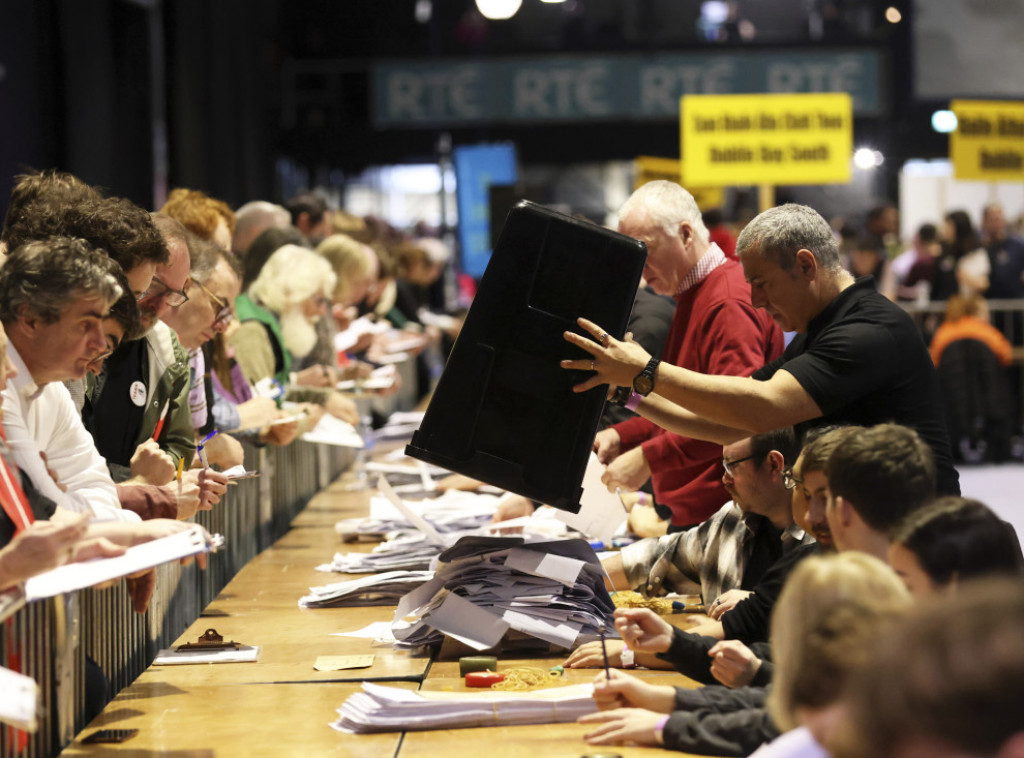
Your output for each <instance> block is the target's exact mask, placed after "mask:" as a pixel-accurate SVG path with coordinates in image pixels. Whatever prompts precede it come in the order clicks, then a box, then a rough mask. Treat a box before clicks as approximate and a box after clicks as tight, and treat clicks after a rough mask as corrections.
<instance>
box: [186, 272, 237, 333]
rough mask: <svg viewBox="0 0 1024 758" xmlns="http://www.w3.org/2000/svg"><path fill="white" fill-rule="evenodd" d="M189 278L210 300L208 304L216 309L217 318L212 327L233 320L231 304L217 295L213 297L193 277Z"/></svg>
mask: <svg viewBox="0 0 1024 758" xmlns="http://www.w3.org/2000/svg"><path fill="white" fill-rule="evenodd" d="M189 278H190V279H191V280H192V281H193V282H195V283H196V285H197V286H198V287H199V289H201V290H202V291H203V292H205V293H206V296H207V297H208V298H210V302H212V303H213V305H214V307H215V308H216V309H217V317H216V318H215V319H214V320H213V325H214V326H223V325H224V324H227V323H228V322H229V321H231V319H232V318H234V316H235V314H234V313H232V312H231V303H229V302H228V301H227V300H225V299H224V298H222V297H220V296H219V295H215V294H213V293H212V292H210V290H209V289H208V288H207V287H206V286H205V285H204V284H203V283H202V282H201V281H199V280H198V279H196V278H195V277H194V276H190V277H189Z"/></svg>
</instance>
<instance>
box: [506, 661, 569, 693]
mask: <svg viewBox="0 0 1024 758" xmlns="http://www.w3.org/2000/svg"><path fill="white" fill-rule="evenodd" d="M501 673H503V674H504V675H505V679H504V681H501V682H495V683H494V684H492V685H491V689H492V690H505V691H507V692H521V691H524V690H535V689H539V688H541V687H550V686H551V680H552V679H555V678H557V677H556V676H555V675H553V674H551V673H549V672H547V671H545V670H544V669H542V668H537V667H536V666H522V667H521V668H514V669H508V670H507V671H502V672H501Z"/></svg>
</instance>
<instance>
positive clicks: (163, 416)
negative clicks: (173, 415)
mask: <svg viewBox="0 0 1024 758" xmlns="http://www.w3.org/2000/svg"><path fill="white" fill-rule="evenodd" d="M170 407H171V401H170V400H168V401H167V402H166V403H164V409H163V410H162V411H160V418H158V419H157V422H156V426H155V427H154V428H153V439H154V440H158V439H160V433H161V432H162V431H163V430H164V421H166V420H167V409H168V408H170Z"/></svg>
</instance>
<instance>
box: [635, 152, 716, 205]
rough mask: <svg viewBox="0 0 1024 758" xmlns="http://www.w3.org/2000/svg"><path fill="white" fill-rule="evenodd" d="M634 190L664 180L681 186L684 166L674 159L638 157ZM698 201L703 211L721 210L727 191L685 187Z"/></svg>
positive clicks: (713, 188) (712, 188)
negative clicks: (657, 180)
mask: <svg viewBox="0 0 1024 758" xmlns="http://www.w3.org/2000/svg"><path fill="white" fill-rule="evenodd" d="M633 166H634V168H635V171H634V175H633V189H638V188H640V187H642V186H643V185H645V184H647V182H653V181H654V180H655V179H664V180H665V181H667V182H675V183H676V184H681V181H680V177H681V176H682V164H681V163H680V162H679V161H677V160H675V159H673V158H655V157H653V156H650V155H640V156H637V158H636V160H635V161H633ZM683 186H684V187H686V189H687V190H688V191H689V193H690V194H691V195H693V199H694V200H696V201H697V207H698V208H700V209H701V210H702V211H707V210H711V209H712V208H721V207H722V206H723V205H725V190H723V189H722V188H721V187H687V186H686V185H683Z"/></svg>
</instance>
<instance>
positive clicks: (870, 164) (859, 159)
mask: <svg viewBox="0 0 1024 758" xmlns="http://www.w3.org/2000/svg"><path fill="white" fill-rule="evenodd" d="M884 160H885V156H884V155H882V154H881V153H880V152H878V151H877V150H872V149H871V148H870V147H861V148H858V149H857V151H856V152H855V153H854V154H853V165H854V166H856V167H857V168H859V169H861V170H862V171H867V170H868V169H872V168H875V166H881V165H882V162H883V161H884Z"/></svg>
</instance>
